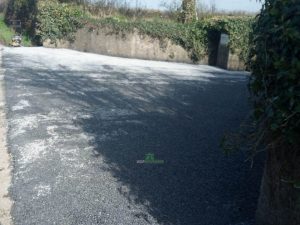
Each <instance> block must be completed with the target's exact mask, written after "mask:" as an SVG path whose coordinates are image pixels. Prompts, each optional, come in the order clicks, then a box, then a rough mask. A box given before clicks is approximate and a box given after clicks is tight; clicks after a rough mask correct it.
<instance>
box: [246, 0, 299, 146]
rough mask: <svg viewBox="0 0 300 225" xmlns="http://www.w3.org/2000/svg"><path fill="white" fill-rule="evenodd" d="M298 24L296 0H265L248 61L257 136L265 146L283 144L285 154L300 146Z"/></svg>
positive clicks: (256, 25) (297, 0)
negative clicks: (267, 144)
mask: <svg viewBox="0 0 300 225" xmlns="http://www.w3.org/2000/svg"><path fill="white" fill-rule="evenodd" d="M299 24H300V1H299V0H288V1H287V0H266V2H265V4H264V9H263V11H262V12H261V14H260V15H259V17H258V21H257V23H256V24H255V26H254V34H253V37H252V47H251V51H250V59H249V62H248V64H249V67H250V69H251V70H252V72H253V75H252V78H251V83H250V87H251V91H252V93H253V95H254V97H255V117H256V119H257V123H258V125H259V133H260V135H258V136H259V137H260V140H265V141H267V143H273V144H277V145H278V144H279V143H285V145H286V146H284V149H285V151H288V150H289V149H291V146H294V147H295V146H299V144H300V44H299V43H300V26H299ZM289 145H290V146H289ZM298 150H300V148H298Z"/></svg>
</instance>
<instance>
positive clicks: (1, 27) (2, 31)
mask: <svg viewBox="0 0 300 225" xmlns="http://www.w3.org/2000/svg"><path fill="white" fill-rule="evenodd" d="M14 34H15V31H14V30H13V29H11V28H9V27H8V26H7V25H6V24H5V22H4V15H3V14H1V13H0V43H2V44H4V45H9V43H10V42H11V38H12V36H13V35H14ZM22 45H24V46H30V45H31V42H30V39H29V37H28V35H24V36H23V42H22Z"/></svg>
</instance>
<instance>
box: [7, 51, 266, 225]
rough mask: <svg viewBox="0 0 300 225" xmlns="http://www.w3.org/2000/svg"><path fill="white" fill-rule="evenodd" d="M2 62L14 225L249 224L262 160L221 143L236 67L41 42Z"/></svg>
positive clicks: (237, 104)
mask: <svg viewBox="0 0 300 225" xmlns="http://www.w3.org/2000/svg"><path fill="white" fill-rule="evenodd" d="M3 65H4V67H5V69H6V72H5V89H6V106H7V120H8V139H7V141H8V149H9V151H10V152H11V155H12V160H13V174H12V175H13V181H12V186H11V189H10V193H11V196H12V199H13V201H14V206H13V209H12V217H13V221H14V223H15V224H16V225H35V224H37V225H48V224H49V225H50V224H62V225H69V224H70V225H71V224H72V225H73V224H104V225H113V224H114V225H144V224H160V225H162V224H163V225H242V224H247V225H248V224H251V221H253V217H254V212H255V207H256V202H257V197H258V190H259V183H260V178H261V170H262V165H261V162H260V161H258V162H257V163H255V164H254V167H253V168H252V169H251V168H250V165H249V163H245V162H244V161H245V158H246V156H245V155H244V154H243V153H238V154H234V155H232V156H230V157H227V156H225V155H224V154H223V152H222V150H221V149H220V147H219V143H220V139H221V138H222V135H223V134H224V132H226V131H232V130H235V129H237V128H238V126H239V124H240V123H241V121H242V120H244V119H245V117H246V116H247V115H248V113H249V110H250V107H249V103H248V92H247V79H248V77H247V74H246V73H242V72H226V71H224V70H221V69H217V68H213V67H209V66H197V65H186V64H179V63H178V64H177V63H167V62H153V61H143V60H133V59H121V58H115V57H108V56H100V55H93V54H87V53H80V52H76V51H71V50H57V49H44V48H18V49H10V48H5V49H4V51H3ZM145 157H146V159H148V160H146V161H143V160H145ZM137 161H139V163H138V162H137Z"/></svg>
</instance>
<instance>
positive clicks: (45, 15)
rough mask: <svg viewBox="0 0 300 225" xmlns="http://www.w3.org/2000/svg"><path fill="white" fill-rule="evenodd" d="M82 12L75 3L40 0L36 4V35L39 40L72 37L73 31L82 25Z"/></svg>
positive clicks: (53, 40) (69, 38)
mask: <svg viewBox="0 0 300 225" xmlns="http://www.w3.org/2000/svg"><path fill="white" fill-rule="evenodd" d="M83 18H84V13H83V11H82V10H81V9H80V8H79V7H78V6H76V5H71V4H65V3H62V4H61V3H58V2H57V1H40V2H39V4H38V14H37V26H36V35H37V36H38V37H39V39H40V40H41V41H44V40H46V39H50V40H51V41H52V42H55V41H56V40H58V39H68V40H73V39H74V33H75V32H76V31H77V30H78V29H79V28H80V27H82V25H83Z"/></svg>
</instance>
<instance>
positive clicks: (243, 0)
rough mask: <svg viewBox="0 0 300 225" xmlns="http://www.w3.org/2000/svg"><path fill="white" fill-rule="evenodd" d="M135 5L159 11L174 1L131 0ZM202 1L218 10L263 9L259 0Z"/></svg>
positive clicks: (255, 10)
mask: <svg viewBox="0 0 300 225" xmlns="http://www.w3.org/2000/svg"><path fill="white" fill-rule="evenodd" d="M129 1H131V2H132V3H133V4H135V3H136V1H139V2H140V3H141V5H143V6H144V5H146V6H147V8H153V9H158V8H160V5H161V2H162V1H165V2H172V1H173V0H129ZM197 1H202V2H204V3H205V4H207V5H210V4H211V2H215V3H216V6H217V9H218V10H227V11H233V10H242V11H248V12H258V11H259V10H260V9H261V7H262V3H260V2H259V1H257V0H197Z"/></svg>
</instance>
